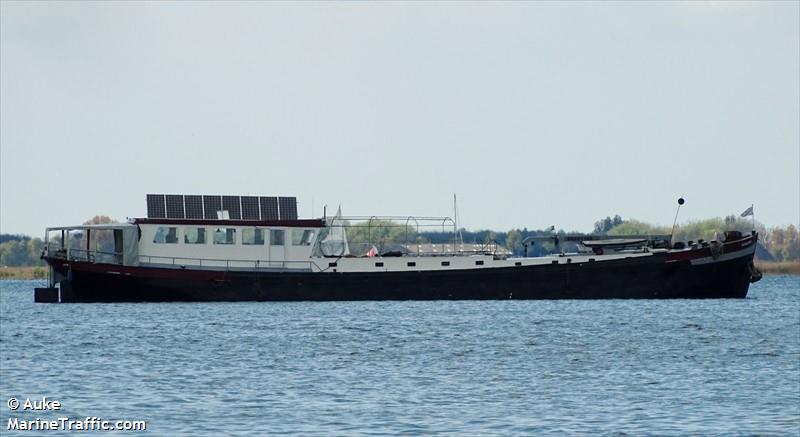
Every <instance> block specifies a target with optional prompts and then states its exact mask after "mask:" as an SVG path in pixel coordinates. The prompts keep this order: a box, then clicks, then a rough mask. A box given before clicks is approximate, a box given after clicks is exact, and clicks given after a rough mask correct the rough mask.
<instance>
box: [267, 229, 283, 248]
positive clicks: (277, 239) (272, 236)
mask: <svg viewBox="0 0 800 437" xmlns="http://www.w3.org/2000/svg"><path fill="white" fill-rule="evenodd" d="M283 234H284V232H283V230H282V229H273V230H271V231H269V240H270V241H269V244H270V246H283Z"/></svg>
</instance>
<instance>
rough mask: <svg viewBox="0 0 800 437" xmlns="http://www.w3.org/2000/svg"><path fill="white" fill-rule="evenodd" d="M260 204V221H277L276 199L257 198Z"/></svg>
mask: <svg viewBox="0 0 800 437" xmlns="http://www.w3.org/2000/svg"><path fill="white" fill-rule="evenodd" d="M258 200H259V201H260V202H261V220H278V218H279V217H278V198H277V197H259V199H258Z"/></svg>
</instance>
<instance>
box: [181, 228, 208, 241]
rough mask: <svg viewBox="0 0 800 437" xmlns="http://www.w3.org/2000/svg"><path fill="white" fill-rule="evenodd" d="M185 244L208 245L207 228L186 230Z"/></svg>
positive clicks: (184, 231)
mask: <svg viewBox="0 0 800 437" xmlns="http://www.w3.org/2000/svg"><path fill="white" fill-rule="evenodd" d="M183 242H184V243H186V244H206V229H205V228H186V229H184V230H183Z"/></svg>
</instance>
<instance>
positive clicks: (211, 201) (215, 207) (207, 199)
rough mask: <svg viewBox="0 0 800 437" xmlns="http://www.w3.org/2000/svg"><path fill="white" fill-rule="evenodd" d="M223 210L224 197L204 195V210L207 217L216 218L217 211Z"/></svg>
mask: <svg viewBox="0 0 800 437" xmlns="http://www.w3.org/2000/svg"><path fill="white" fill-rule="evenodd" d="M221 210H222V197H220V196H203V211H204V212H205V218H207V219H212V220H216V219H217V211H221Z"/></svg>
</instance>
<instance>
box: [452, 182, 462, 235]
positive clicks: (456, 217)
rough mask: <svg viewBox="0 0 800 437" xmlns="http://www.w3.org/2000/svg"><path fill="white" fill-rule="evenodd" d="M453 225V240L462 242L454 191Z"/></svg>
mask: <svg viewBox="0 0 800 437" xmlns="http://www.w3.org/2000/svg"><path fill="white" fill-rule="evenodd" d="M453 225H454V226H455V233H454V234H453V242H454V243H455V242H458V243H461V244H464V237H463V236H461V229H460V228H459V227H458V202H457V199H456V193H453Z"/></svg>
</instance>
